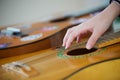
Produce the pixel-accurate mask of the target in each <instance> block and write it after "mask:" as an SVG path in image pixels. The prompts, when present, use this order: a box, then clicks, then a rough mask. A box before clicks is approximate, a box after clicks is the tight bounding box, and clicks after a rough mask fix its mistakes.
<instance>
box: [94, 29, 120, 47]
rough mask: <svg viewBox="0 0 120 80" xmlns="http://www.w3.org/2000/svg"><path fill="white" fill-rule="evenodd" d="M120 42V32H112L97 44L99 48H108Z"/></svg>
mask: <svg viewBox="0 0 120 80" xmlns="http://www.w3.org/2000/svg"><path fill="white" fill-rule="evenodd" d="M119 42H120V31H119V32H115V33H114V32H110V33H107V34H105V35H103V36H102V37H101V38H100V39H99V40H98V41H97V44H96V47H97V48H102V47H106V46H109V45H112V44H115V43H119Z"/></svg>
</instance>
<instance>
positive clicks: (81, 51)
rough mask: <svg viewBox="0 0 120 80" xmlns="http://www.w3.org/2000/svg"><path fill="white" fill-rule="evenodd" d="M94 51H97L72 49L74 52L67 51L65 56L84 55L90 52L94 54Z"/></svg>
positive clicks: (93, 49) (94, 49)
mask: <svg viewBox="0 0 120 80" xmlns="http://www.w3.org/2000/svg"><path fill="white" fill-rule="evenodd" d="M96 50H97V49H96V48H92V49H90V50H87V49H86V48H80V49H74V50H71V51H68V53H67V55H69V56H78V55H84V54H89V53H91V52H94V51H96Z"/></svg>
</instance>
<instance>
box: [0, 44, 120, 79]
mask: <svg viewBox="0 0 120 80" xmlns="http://www.w3.org/2000/svg"><path fill="white" fill-rule="evenodd" d="M75 45H76V44H75ZM75 45H74V46H75ZM84 46H85V44H84V43H83V44H80V45H79V46H77V47H75V48H74V47H71V48H70V49H68V50H64V49H61V50H60V49H47V50H42V51H38V52H34V54H37V55H35V56H31V57H29V58H25V59H22V60H19V61H18V62H22V63H24V64H27V65H29V66H31V67H32V68H34V70H35V71H36V73H37V74H36V75H34V76H29V74H28V76H29V77H25V76H24V74H20V73H18V72H15V71H12V70H9V69H5V68H4V67H3V65H4V64H3V65H2V66H1V67H0V74H1V75H0V80H46V79H49V80H61V79H65V80H66V79H68V80H81V79H84V80H88V79H89V80H93V79H96V80H101V79H102V80H120V76H119V73H120V68H119V66H120V43H117V44H114V45H111V46H108V47H105V48H101V49H95V50H92V51H91V52H89V54H85V53H82V49H84ZM76 48H77V50H78V49H79V50H80V51H81V52H78V53H76V52H77V51H75V50H76ZM71 50H72V52H73V54H77V55H69V54H68V53H69V52H70V51H71ZM87 52H88V51H87V50H86V53H87ZM12 58H15V57H12ZM10 59H11V58H7V59H3V60H1V61H0V62H5V60H8V62H9V60H10ZM34 70H33V72H34ZM18 77H19V78H18Z"/></svg>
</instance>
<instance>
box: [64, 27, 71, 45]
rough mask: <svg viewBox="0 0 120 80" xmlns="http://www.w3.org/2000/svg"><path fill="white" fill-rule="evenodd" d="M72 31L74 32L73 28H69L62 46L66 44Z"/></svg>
mask: <svg viewBox="0 0 120 80" xmlns="http://www.w3.org/2000/svg"><path fill="white" fill-rule="evenodd" d="M71 32H72V29H68V30H67V33H66V34H65V36H64V39H63V44H62V46H65V45H66V41H67V40H68V38H69V35H70V33H71Z"/></svg>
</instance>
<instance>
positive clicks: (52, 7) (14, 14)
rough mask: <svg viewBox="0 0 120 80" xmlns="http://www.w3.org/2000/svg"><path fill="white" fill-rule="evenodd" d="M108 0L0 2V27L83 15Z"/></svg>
mask: <svg viewBox="0 0 120 80" xmlns="http://www.w3.org/2000/svg"><path fill="white" fill-rule="evenodd" d="M108 4H109V0H0V26H7V25H13V24H17V23H25V22H36V21H37V22H39V21H44V20H46V19H49V18H51V17H53V16H54V15H57V14H58V15H59V14H68V13H77V12H79V13H84V12H86V11H90V10H93V9H98V8H100V7H104V6H107V5H108Z"/></svg>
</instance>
